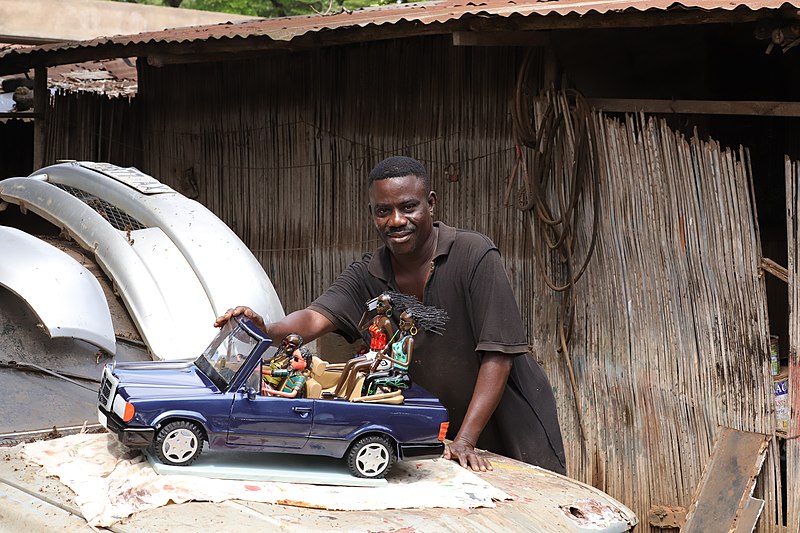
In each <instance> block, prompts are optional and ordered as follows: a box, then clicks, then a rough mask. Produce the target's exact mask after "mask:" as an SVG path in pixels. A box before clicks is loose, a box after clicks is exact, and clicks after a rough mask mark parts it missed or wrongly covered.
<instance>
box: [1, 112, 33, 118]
mask: <svg viewBox="0 0 800 533" xmlns="http://www.w3.org/2000/svg"><path fill="white" fill-rule="evenodd" d="M4 118H16V119H19V120H30V119H37V118H41V116H40V115H39V113H34V112H32V111H22V112H19V113H13V112H4V113H0V119H4Z"/></svg>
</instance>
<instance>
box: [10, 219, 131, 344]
mask: <svg viewBox="0 0 800 533" xmlns="http://www.w3.org/2000/svg"><path fill="white" fill-rule="evenodd" d="M0 250H2V252H3V259H2V261H0V285H2V286H4V287H5V288H7V289H8V290H10V291H11V292H13V293H14V294H16V295H17V296H19V297H20V298H22V299H23V300H24V301H25V303H26V304H27V305H28V306H29V307H30V308H31V310H32V311H33V312H34V314H36V317H37V318H38V319H39V320H40V321H41V323H42V326H43V329H44V330H45V332H46V333H47V334H48V335H50V337H72V338H76V339H81V340H84V341H86V342H89V343H91V344H93V345H95V346H97V347H98V348H100V349H102V350H105V351H106V352H108V353H110V354H115V353H116V350H117V343H116V339H115V338H114V326H113V325H112V323H111V314H110V312H109V310H108V303H107V302H106V297H105V295H104V294H103V289H102V288H101V287H100V284H99V283H98V282H97V279H96V278H95V277H94V275H93V274H92V273H91V272H89V271H88V270H87V269H86V268H85V267H84V266H83V265H81V264H80V263H78V262H77V261H75V260H74V259H73V258H71V257H70V256H69V255H67V254H66V253H64V252H62V251H61V250H59V249H57V248H55V247H53V246H51V245H49V244H47V243H46V242H44V241H42V240H40V239H38V238H36V237H33V236H32V235H28V234H27V233H25V232H23V231H20V230H18V229H16V228H10V227H6V226H0Z"/></svg>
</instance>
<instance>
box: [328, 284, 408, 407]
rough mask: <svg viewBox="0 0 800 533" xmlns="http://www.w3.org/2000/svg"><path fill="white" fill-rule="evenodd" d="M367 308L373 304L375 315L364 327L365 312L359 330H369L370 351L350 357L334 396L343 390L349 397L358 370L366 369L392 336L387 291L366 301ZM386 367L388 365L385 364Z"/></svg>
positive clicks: (390, 306)
mask: <svg viewBox="0 0 800 533" xmlns="http://www.w3.org/2000/svg"><path fill="white" fill-rule="evenodd" d="M366 305H367V310H368V311H369V310H371V308H372V307H373V306H374V310H375V313H376V314H375V317H374V318H373V319H372V321H371V322H369V325H368V326H367V327H366V328H364V322H365V320H366V317H367V313H366V312H365V313H364V317H363V318H362V319H361V324H359V329H360V330H361V331H364V330H369V333H370V345H369V348H370V351H368V352H367V353H365V354H363V355H359V356H356V357H353V358H351V359H350V360H349V361H347V363H346V364H345V366H344V369H343V370H342V376H341V378H339V383H337V385H336V389H335V390H334V391H333V394H334V396H342V391H343V390H344V395H343V396H344V397H345V398H349V397H350V394H351V393H352V392H353V388H354V387H355V382H356V379H357V377H358V373H359V372H360V371H366V370H367V369H369V368H370V367H371V366H372V363H373V361H375V358H376V356H377V354H378V353H379V352H380V351H381V350H383V349H384V348H386V346H387V344H388V343H389V342H391V340H392V339H393V338H394V326H393V325H392V321H391V316H392V299H391V297H390V296H389V294H388V293H383V294H381V295H380V296H378V297H377V298H375V299H373V300H370V301H369V302H367V304H366ZM387 367H388V366H387Z"/></svg>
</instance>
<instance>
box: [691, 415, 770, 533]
mask: <svg viewBox="0 0 800 533" xmlns="http://www.w3.org/2000/svg"><path fill="white" fill-rule="evenodd" d="M769 439H770V437H768V436H767V435H763V434H761V433H753V432H749V431H737V430H735V429H731V428H725V427H723V428H721V431H720V433H719V439H718V440H717V444H716V446H715V447H714V452H713V454H712V455H711V460H710V461H709V463H708V465H707V466H706V469H705V473H704V476H703V479H702V481H701V482H700V485H699V487H698V489H697V494H696V496H695V499H694V503H693V504H692V506H691V507H690V508H689V513H688V514H687V517H686V525H685V526H684V527H683V529H682V530H681V531H682V532H683V533H715V532H719V533H728V532H729V531H731V530H732V529H734V527H736V524H737V522H738V521H739V520H740V519H741V518H742V515H743V514H744V512H745V508H746V506H747V505H748V504H749V500H750V494H751V493H752V490H753V485H754V483H755V479H756V476H757V475H758V473H759V471H760V470H761V465H762V464H763V462H764V457H765V453H766V448H767V444H768V443H769ZM754 505H755V504H754ZM753 512H754V509H751V510H750V513H749V514H748V517H749V518H752V513H753ZM759 512H760V510H759ZM757 518H758V517H757V516H756V519H757Z"/></svg>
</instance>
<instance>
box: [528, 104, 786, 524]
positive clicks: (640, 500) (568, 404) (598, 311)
mask: <svg viewBox="0 0 800 533" xmlns="http://www.w3.org/2000/svg"><path fill="white" fill-rule="evenodd" d="M593 120H594V122H595V125H596V129H597V130H598V131H599V132H600V134H599V138H598V140H597V142H598V153H599V156H600V157H601V158H602V160H603V161H604V162H605V169H604V171H603V172H602V173H601V175H600V176H599V179H600V195H601V199H600V205H601V209H602V212H601V219H600V231H599V241H598V244H597V248H596V252H595V254H594V256H593V258H592V262H591V263H590V266H589V269H588V271H587V273H586V275H585V277H584V278H583V279H581V280H580V281H579V282H578V284H577V285H576V288H575V298H576V302H577V305H576V309H577V311H576V319H575V323H576V331H575V332H574V335H573V339H572V343H571V346H572V350H571V352H572V353H571V356H572V361H573V365H574V369H575V372H576V374H577V381H578V383H579V391H580V392H579V397H580V402H581V412H582V413H583V417H584V426H585V427H586V428H588V432H587V433H588V434H587V436H586V439H585V443H584V444H583V445H582V446H579V445H572V446H570V449H569V455H568V463H569V464H570V466H571V470H570V472H571V473H572V475H577V477H579V478H581V479H586V480H588V481H589V482H591V483H592V484H593V485H595V486H598V487H599V488H602V489H604V490H606V491H608V492H609V493H611V494H613V495H615V496H616V497H617V498H619V499H620V500H622V501H624V502H629V503H630V504H631V505H632V508H633V509H634V511H635V512H636V513H637V515H638V516H639V517H640V518H643V519H646V517H647V513H648V510H649V508H650V506H651V505H662V506H670V507H683V508H688V507H689V505H690V504H691V501H692V497H693V495H694V492H695V489H696V487H697V484H698V482H699V480H700V479H701V477H702V472H703V468H704V467H705V465H706V463H707V461H708V459H709V457H710V454H711V450H712V448H713V446H714V442H715V440H716V438H717V434H718V428H719V426H729V427H733V428H736V429H741V430H747V431H755V432H761V433H767V434H772V433H773V432H774V421H773V420H774V418H773V416H774V413H773V408H772V404H771V403H770V402H771V401H772V396H771V394H772V389H771V378H770V375H769V371H768V357H767V353H768V351H767V344H768V336H769V325H768V322H767V316H766V293H765V290H764V286H763V280H762V279H761V277H760V275H759V267H758V265H759V262H760V258H761V253H760V243H759V239H758V233H757V227H756V226H755V224H754V221H753V205H752V198H751V196H750V179H751V177H750V175H749V172H748V168H747V164H746V153H745V151H744V150H743V149H740V150H739V151H731V150H724V149H721V148H720V147H719V146H718V145H717V144H716V143H714V142H704V141H700V140H698V139H697V138H693V139H691V140H688V139H685V138H683V137H682V136H681V135H680V134H676V133H675V132H673V131H671V130H670V129H669V128H668V127H667V126H666V124H665V123H664V122H658V121H655V120H647V121H645V120H643V119H637V118H636V117H630V116H629V117H627V119H626V120H625V122H619V121H617V120H612V119H608V118H605V117H603V116H602V115H597V116H594V117H593ZM587 211H589V212H591V208H587ZM584 220H585V221H586V223H587V227H585V228H583V229H584V232H583V235H582V240H579V243H578V245H577V254H576V255H578V256H582V252H583V251H585V249H586V246H587V244H586V243H587V242H588V235H589V234H590V231H591V228H590V227H588V225H589V223H590V222H591V216H589V215H588V214H587V216H586V217H584ZM551 267H552V265H551ZM553 270H555V269H553ZM537 279H541V276H537ZM538 291H539V292H538V293H539V294H540V295H542V296H544V299H545V301H544V302H542V303H541V308H542V309H543V310H544V312H543V313H542V315H541V316H540V317H539V319H538V320H537V319H536V317H534V320H533V323H532V328H533V329H532V331H533V335H532V336H533V338H534V339H536V341H538V342H535V346H537V348H538V349H539V350H541V351H542V352H543V353H545V354H546V356H545V360H546V361H555V360H557V358H558V355H557V354H556V351H555V346H557V343H556V339H555V335H554V328H553V325H554V324H555V317H554V316H553V313H552V310H553V309H554V308H555V307H556V302H557V298H553V295H552V293H551V292H549V291H547V288H546V286H545V285H544V284H543V283H540V285H539V287H538ZM546 366H547V368H548V374H549V375H550V377H551V379H552V380H553V382H554V384H555V385H556V386H557V387H558V389H559V394H558V395H557V398H558V405H559V414H560V417H561V420H562V426H563V427H566V428H572V430H571V431H570V430H568V431H567V433H568V434H570V433H571V434H573V435H576V436H577V435H578V434H579V433H578V421H577V420H576V416H577V415H576V413H577V411H576V409H575V406H574V403H573V399H572V394H571V393H570V392H569V386H570V385H569V381H568V379H567V374H566V369H565V368H566V367H565V366H564V364H561V365H546ZM770 452H771V453H770V454H769V456H768V458H767V462H766V463H765V465H764V468H763V470H762V474H761V476H760V478H759V488H758V491H759V493H761V494H762V496H763V497H765V498H766V499H767V504H766V506H765V510H764V514H763V516H762V519H761V522H760V530H761V531H772V530H774V528H775V527H776V525H777V524H778V523H779V522H782V518H780V517H778V516H777V513H776V506H777V505H779V504H780V502H779V498H780V480H779V474H778V468H779V459H778V452H777V445H776V443H775V441H773V442H772V444H771V447H770ZM789 494H790V497H791V495H792V494H794V490H792V489H790V492H789ZM643 529H644V530H647V526H646V525H645V526H643Z"/></svg>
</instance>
